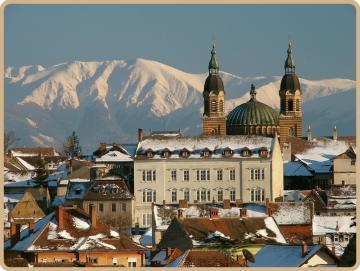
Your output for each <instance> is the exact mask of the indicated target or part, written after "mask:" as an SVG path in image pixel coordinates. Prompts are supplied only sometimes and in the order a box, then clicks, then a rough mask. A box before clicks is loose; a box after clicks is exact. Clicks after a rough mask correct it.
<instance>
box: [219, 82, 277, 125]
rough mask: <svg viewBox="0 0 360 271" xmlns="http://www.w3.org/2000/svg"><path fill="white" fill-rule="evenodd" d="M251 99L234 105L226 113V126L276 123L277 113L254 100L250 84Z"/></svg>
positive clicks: (252, 86)
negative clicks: (227, 113)
mask: <svg viewBox="0 0 360 271" xmlns="http://www.w3.org/2000/svg"><path fill="white" fill-rule="evenodd" d="M250 95H251V99H250V100H249V101H248V102H247V103H243V104H241V105H239V106H237V107H235V108H234V109H233V110H232V111H231V112H230V113H229V115H228V117H227V122H226V126H227V127H237V126H244V125H277V124H278V117H279V114H278V112H276V111H275V110H274V109H272V108H271V107H270V106H268V105H266V104H264V103H262V102H259V101H257V100H256V91H255V86H254V85H251V91H250Z"/></svg>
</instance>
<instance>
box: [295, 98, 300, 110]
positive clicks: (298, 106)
mask: <svg viewBox="0 0 360 271" xmlns="http://www.w3.org/2000/svg"><path fill="white" fill-rule="evenodd" d="M296 111H300V100H299V99H296Z"/></svg>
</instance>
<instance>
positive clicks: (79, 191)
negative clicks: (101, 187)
mask: <svg viewBox="0 0 360 271" xmlns="http://www.w3.org/2000/svg"><path fill="white" fill-rule="evenodd" d="M90 185H91V182H83V181H80V182H77V181H74V182H72V181H71V182H70V183H69V184H68V188H67V192H66V196H65V198H66V199H82V198H83V197H84V196H85V194H86V193H87V191H88V190H89V188H90Z"/></svg>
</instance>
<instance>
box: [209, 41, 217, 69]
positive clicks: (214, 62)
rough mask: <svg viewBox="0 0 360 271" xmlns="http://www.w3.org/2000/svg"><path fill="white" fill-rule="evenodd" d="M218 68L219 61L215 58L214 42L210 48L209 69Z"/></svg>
mask: <svg viewBox="0 0 360 271" xmlns="http://www.w3.org/2000/svg"><path fill="white" fill-rule="evenodd" d="M212 69H213V70H216V71H218V70H219V63H218V61H217V59H216V51H215V44H213V46H212V50H211V59H210V62H209V70H212Z"/></svg>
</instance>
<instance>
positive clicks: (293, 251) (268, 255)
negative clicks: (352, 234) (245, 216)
mask: <svg viewBox="0 0 360 271" xmlns="http://www.w3.org/2000/svg"><path fill="white" fill-rule="evenodd" d="M320 248H321V246H320V245H315V246H308V253H307V254H306V256H305V257H302V247H301V246H295V245H265V246H264V247H262V248H261V249H260V250H259V251H258V252H257V253H256V255H255V262H254V263H252V262H249V267H299V266H301V265H302V264H303V263H305V262H306V261H307V260H308V259H309V258H310V257H312V256H313V255H314V254H315V253H316V252H318V251H319V249H320Z"/></svg>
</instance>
